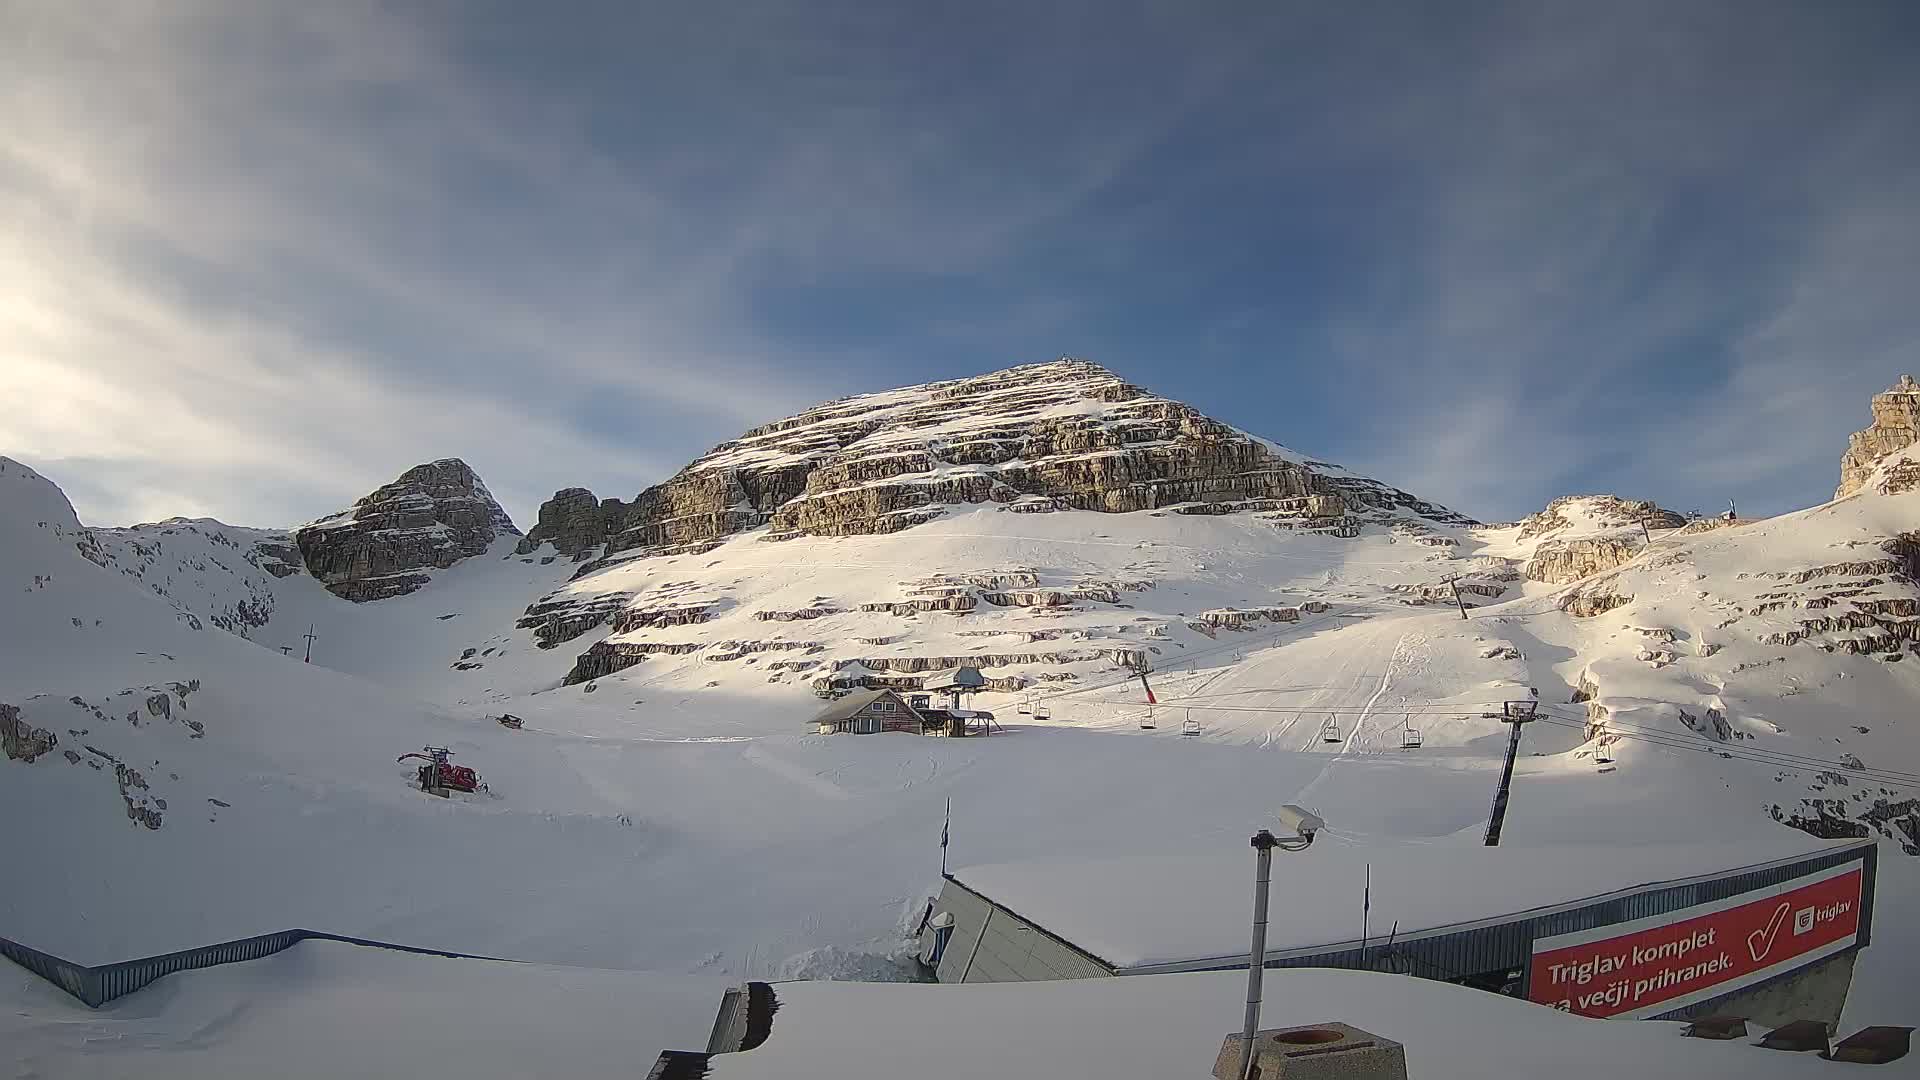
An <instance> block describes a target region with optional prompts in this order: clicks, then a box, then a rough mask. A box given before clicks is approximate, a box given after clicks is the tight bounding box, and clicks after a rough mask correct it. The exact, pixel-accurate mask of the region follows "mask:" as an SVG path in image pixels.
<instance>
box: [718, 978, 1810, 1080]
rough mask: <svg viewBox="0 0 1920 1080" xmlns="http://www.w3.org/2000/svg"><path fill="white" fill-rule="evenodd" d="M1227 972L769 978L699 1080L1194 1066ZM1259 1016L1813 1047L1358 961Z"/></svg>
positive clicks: (1551, 1059) (1734, 1061) (1705, 1053)
mask: <svg viewBox="0 0 1920 1080" xmlns="http://www.w3.org/2000/svg"><path fill="white" fill-rule="evenodd" d="M1245 992H1246V981H1245V979H1244V977H1243V976H1241V975H1240V974H1239V973H1237V972H1200V973H1192V974H1184V975H1167V976H1160V977H1156V978H1151V979H1101V980H1082V981H1076V982H1053V983H1019V984H1000V985H993V986H929V985H914V984H904V983H824V982H823V983H784V984H780V985H777V986H775V987H774V993H775V995H776V996H777V998H778V1000H779V1010H778V1012H777V1013H775V1015H774V1018H773V1028H772V1031H771V1033H770V1034H769V1036H768V1038H767V1040H766V1042H765V1043H764V1044H762V1045H760V1046H758V1047H757V1048H755V1049H753V1050H751V1051H749V1052H747V1053H722V1054H715V1055H713V1057H711V1058H710V1059H708V1060H707V1062H706V1065H707V1068H708V1069H709V1070H710V1072H709V1073H708V1075H710V1076H711V1077H713V1078H714V1080H757V1078H760V1077H780V1078H787V1077H797V1076H835V1077H845V1078H848V1080H868V1078H880V1077H888V1078H891V1077H899V1076H912V1077H915V1078H916V1080H963V1078H964V1080H973V1078H976V1077H983V1076H1004V1077H1021V1076H1087V1077H1094V1076H1098V1077H1155V1078H1160V1080H1204V1078H1206V1077H1208V1076H1209V1075H1210V1071H1209V1070H1210V1069H1211V1068H1212V1066H1213V1062H1214V1056H1215V1054H1216V1053H1217V1052H1218V1051H1219V1049H1220V1044H1221V1041H1222V1040H1223V1038H1224V1037H1225V1036H1226V1034H1227V1033H1228V1032H1229V1031H1236V1030H1237V1029H1238V1028H1239V1024H1240V1017H1241V1008H1242V1003H1243V1001H1244V1000H1245ZM1264 996H1265V1002H1266V1004H1265V1008H1264V1010H1263V1011H1262V1013H1261V1024H1262V1026H1263V1027H1269V1028H1273V1027H1289V1026H1296V1025H1301V1024H1320V1023H1325V1022H1327V1021H1335V1020H1337V1021H1340V1022H1343V1023H1348V1024H1352V1025H1354V1026H1355V1027H1359V1028H1362V1029H1364V1030H1366V1031H1369V1032H1372V1033H1375V1034H1377V1035H1381V1036H1384V1037H1386V1038H1389V1039H1393V1040H1395V1041H1397V1042H1399V1043H1401V1044H1403V1045H1404V1046H1405V1047H1406V1056H1407V1072H1408V1075H1410V1076H1417V1077H1420V1078H1421V1080H1481V1078H1484V1077H1540V1076H1551V1077H1554V1078H1556V1080H1617V1078H1618V1077H1621V1076H1632V1077H1635V1078H1636V1080H1665V1078H1669V1077H1671V1078H1673V1080H1698V1078H1700V1077H1707V1076H1732V1075H1739V1076H1741V1077H1744V1078H1747V1080H1772V1078H1775V1077H1781V1078H1787V1077H1799V1076H1824V1075H1827V1074H1829V1073H1832V1072H1833V1071H1834V1069H1835V1066H1833V1065H1832V1064H1830V1063H1828V1062H1824V1061H1820V1060H1818V1059H1817V1058H1816V1057H1815V1056H1814V1055H1812V1054H1786V1053H1780V1052H1777V1051H1770V1050H1762V1049H1759V1048H1757V1047H1754V1046H1751V1045H1748V1044H1747V1042H1750V1041H1751V1040H1748V1041H1747V1042H1712V1041H1708V1040H1705V1039H1683V1038H1680V1037H1679V1028H1678V1027H1676V1026H1672V1025H1667V1024H1628V1023H1613V1022H1607V1021H1600V1020H1590V1019H1587V1018H1584V1017H1579V1016H1571V1015H1568V1014H1566V1013H1562V1012H1558V1011H1556V1010H1552V1009H1543V1008H1539V1007H1537V1006H1533V1005H1528V1004H1526V1003H1524V1002H1519V1001H1513V1000H1509V999H1504V998H1501V997H1498V996H1496V995H1493V994H1484V993H1480V992H1478V991H1475V990H1470V989H1467V988H1464V987H1458V986H1447V985H1445V984H1442V983H1435V982H1428V981H1426V980H1422V979H1409V978H1405V977H1401V976H1395V975H1386V974H1381V973H1378V972H1364V971H1320V970H1292V971H1275V972H1270V973H1269V974H1268V976H1267V979H1266V989H1265V995H1264Z"/></svg>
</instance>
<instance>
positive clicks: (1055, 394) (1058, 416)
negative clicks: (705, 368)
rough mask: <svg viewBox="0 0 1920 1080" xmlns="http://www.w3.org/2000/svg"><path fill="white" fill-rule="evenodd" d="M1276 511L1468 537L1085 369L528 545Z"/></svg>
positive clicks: (1044, 369)
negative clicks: (977, 517) (1384, 520)
mask: <svg viewBox="0 0 1920 1080" xmlns="http://www.w3.org/2000/svg"><path fill="white" fill-rule="evenodd" d="M983 503H992V504H997V505H1000V506H1003V507H1006V508H1009V509H1016V510H1091V511H1098V512H1102V513H1126V512H1131V511H1137V510H1172V511H1175V512H1180V513H1189V512H1241V511H1265V512H1272V513H1278V514H1280V515H1284V516H1296V517H1298V518H1300V519H1302V520H1308V521H1320V520H1328V521H1340V520H1344V519H1347V518H1350V517H1361V518H1379V517H1382V516H1393V515H1401V516H1404V515H1409V514H1410V515H1414V516H1417V517H1422V518H1426V519H1430V520H1433V521H1441V522H1448V523H1457V524H1467V523H1470V522H1469V521H1468V519H1466V518H1464V517H1462V516H1460V515H1458V514H1455V513H1453V512H1452V511H1450V510H1447V509H1446V508H1444V507H1439V506H1435V505H1434V504H1431V503H1427V502H1424V501H1422V500H1420V499H1417V498H1415V497H1413V496H1411V495H1408V494H1407V493H1406V492H1403V491H1399V490H1396V489H1394V488H1391V487H1388V486H1386V485H1385V484H1382V483H1380V482H1378V481H1376V480H1371V479H1368V478H1366V477H1360V476H1353V475H1350V474H1347V473H1346V472H1345V471H1344V470H1342V469H1340V468H1339V467H1338V466H1332V465H1327V464H1325V463H1321V462H1310V461H1306V460H1304V459H1301V458H1299V457H1297V456H1294V455H1291V454H1289V453H1288V452H1286V451H1284V450H1283V449H1281V448H1278V447H1275V446H1274V445H1273V444H1271V443H1267V442H1264V441H1262V440H1259V439H1256V438H1254V437H1252V436H1250V435H1247V434H1245V433H1244V432H1241V431H1238V430H1236V429H1234V428H1232V427H1229V426H1227V425H1225V424H1222V423H1220V422H1218V421H1215V420H1212V419H1209V418H1208V417H1206V416H1203V415H1201V414H1200V413H1199V412H1198V411H1197V410H1195V409H1193V408H1192V407H1190V406H1187V405H1183V404H1181V403H1180V402H1177V401H1169V400H1167V399H1165V398H1160V397H1156V396H1154V395H1152V394H1150V393H1148V392H1147V391H1146V390H1143V389H1141V388H1140V387H1137V386H1134V385H1132V384H1130V383H1127V382H1125V381H1123V380H1121V379H1120V378H1119V377H1117V376H1115V375H1114V374H1113V373H1112V372H1109V371H1107V370H1106V369H1104V368H1101V367H1099V366H1098V365H1095V364H1090V363H1087V362H1085V361H1080V360H1070V359H1063V360H1059V361H1055V362H1053V363H1046V364H1031V365H1027V366H1024V367H1016V368H1009V369H1007V370H1004V371H997V372H993V373H991V374H988V375H983V376H980V377H978V378H973V379H960V380H954V381H950V382H938V383H928V384H925V385H921V386H913V387H907V388H904V389H900V390H892V391H888V392H885V393H880V394H866V395H862V396H859V397H853V398H846V399H843V400H840V401H833V402H828V403H826V404H824V405H820V406H816V407H815V408H812V409H809V410H807V411H805V412H803V413H800V414H798V415H796V416H792V417H788V418H787V419H784V420H779V421H776V422H774V423H772V424H767V425H765V426H762V427H759V428H755V429H754V430H752V431H749V432H747V433H746V434H745V435H742V436H741V437H740V438H738V439H735V440H733V441H731V442H727V443H722V444H721V445H719V446H717V447H715V448H714V449H713V450H712V451H711V452H709V453H708V454H706V455H705V456H704V457H702V458H700V459H699V460H697V461H695V462H693V463H692V464H690V465H688V466H687V467H686V468H685V469H682V470H681V471H680V472H679V473H678V474H676V475H675V476H673V477H671V478H670V479H668V480H667V481H665V482H664V483H661V484H657V485H655V486H654V487H651V488H648V489H647V490H646V491H643V492H641V493H640V494H639V496H637V497H636V498H635V499H634V500H633V501H632V502H631V503H624V504H623V503H620V502H618V501H617V500H606V501H604V502H598V503H596V502H594V500H593V496H592V494H591V493H590V492H588V491H586V490H585V489H582V488H569V489H566V490H563V491H561V492H559V493H557V494H556V495H555V496H554V498H553V499H551V500H549V501H548V502H547V504H546V505H544V506H542V507H541V510H540V523H539V524H538V525H536V526H535V528H534V530H533V532H531V533H529V534H528V543H529V544H530V545H533V544H538V543H541V542H552V543H553V544H554V545H555V547H556V548H558V549H559V550H561V551H564V552H567V553H569V554H574V555H576V556H579V555H581V553H583V552H585V551H586V550H588V549H589V548H591V547H593V546H594V545H596V544H598V543H601V542H604V543H605V545H606V553H607V554H613V553H615V552H620V551H628V550H634V549H642V550H646V551H648V552H652V551H653V550H654V549H658V548H663V547H667V546H677V545H685V544H690V543H697V542H702V541H712V540H714V539H717V538H719V537H724V536H728V535H732V534H734V533H738V532H742V531H745V530H748V529H753V528H757V527H760V526H763V525H766V526H769V527H770V532H769V533H768V534H767V535H768V537H769V538H774V537H778V538H782V539H785V538H789V537H793V536H801V535H816V536H846V535H856V534H877V533H887V532H894V531H898V530H900V529H903V528H911V527H912V526H914V525H918V524H920V523H922V522H925V521H929V520H932V519H933V518H935V517H938V516H940V514H942V513H943V512H944V508H945V507H947V506H950V505H959V504H983Z"/></svg>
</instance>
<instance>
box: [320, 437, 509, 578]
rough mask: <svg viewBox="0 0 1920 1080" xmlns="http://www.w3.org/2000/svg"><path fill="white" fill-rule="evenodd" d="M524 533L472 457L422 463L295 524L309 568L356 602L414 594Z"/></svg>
mask: <svg viewBox="0 0 1920 1080" xmlns="http://www.w3.org/2000/svg"><path fill="white" fill-rule="evenodd" d="M502 534H505V535H519V530H518V529H516V528H514V526H513V521H512V519H511V518H509V517H507V513H506V511H505V510H502V509H501V508H500V504H499V503H497V502H495V501H494V499H493V496H492V494H491V493H489V492H488V491H487V488H486V485H485V484H483V483H481V482H480V478H479V477H478V476H476V475H475V474H474V471H473V470H472V469H471V468H468V467H467V463H466V462H464V461H461V460H459V459H458V458H445V459H443V460H440V461H435V462H430V463H428V464H426V465H416V466H415V467H413V468H411V469H408V470H407V471H406V472H404V473H402V474H401V475H400V478H399V479H398V480H395V481H394V482H393V483H391V484H388V485H386V486H385V487H382V488H380V489H378V490H376V491H374V492H373V493H371V494H369V495H368V496H366V497H365V498H363V499H361V500H360V501H359V502H357V503H354V504H353V507H352V508H351V509H348V510H345V511H342V512H341V513H338V514H334V515H333V516H331V517H325V518H321V519H320V520H318V521H315V522H313V523H312V524H309V525H303V526H301V527H300V528H298V529H296V530H294V533H293V540H294V543H295V545H297V546H298V547H299V549H300V557H301V559H302V560H303V561H304V562H305V563H306V567H307V572H308V573H310V574H312V575H313V576H314V577H316V578H319V579H320V582H321V583H322V584H323V585H325V586H326V587H327V589H328V590H329V591H331V592H332V593H333V594H334V595H335V596H339V597H342V598H344V599H347V600H352V601H355V602H364V601H369V600H381V599H385V598H387V597H390V596H401V595H404V594H406V593H410V592H413V591H414V590H415V589H418V588H419V587H420V586H422V585H425V584H426V583H427V582H428V581H430V580H432V578H431V577H430V576H429V575H428V574H427V573H425V571H428V570H444V569H446V568H447V567H449V566H452V565H453V564H455V563H457V562H459V561H460V560H461V559H466V558H471V557H472V556H475V555H479V554H482V553H484V552H485V551H486V550H487V548H488V547H490V546H491V545H492V544H493V541H494V540H495V539H496V538H497V537H499V536H501V535H502Z"/></svg>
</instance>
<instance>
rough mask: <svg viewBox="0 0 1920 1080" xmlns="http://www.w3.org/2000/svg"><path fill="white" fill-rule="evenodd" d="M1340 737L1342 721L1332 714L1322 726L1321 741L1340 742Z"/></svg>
mask: <svg viewBox="0 0 1920 1080" xmlns="http://www.w3.org/2000/svg"><path fill="white" fill-rule="evenodd" d="M1340 739H1341V735H1340V722H1339V721H1337V720H1335V719H1334V718H1333V717H1331V716H1329V717H1327V722H1326V723H1325V724H1324V725H1322V726H1321V728H1320V741H1321V742H1339V741H1340Z"/></svg>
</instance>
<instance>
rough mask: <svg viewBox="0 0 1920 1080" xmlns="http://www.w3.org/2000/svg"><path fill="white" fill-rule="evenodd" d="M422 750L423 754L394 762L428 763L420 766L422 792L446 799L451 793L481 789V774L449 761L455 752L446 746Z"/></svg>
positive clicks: (403, 757) (400, 758) (425, 747)
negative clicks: (414, 761)
mask: <svg viewBox="0 0 1920 1080" xmlns="http://www.w3.org/2000/svg"><path fill="white" fill-rule="evenodd" d="M420 749H421V750H422V751H423V752H422V753H417V754H401V755H400V756H399V757H397V758H394V759H393V760H394V761H395V762H396V763H397V762H401V761H405V760H407V759H408V758H418V759H420V760H421V761H424V762H426V764H424V765H422V766H420V773H419V778H420V790H421V791H424V792H426V793H428V794H429V795H438V796H440V797H441V798H446V796H447V793H448V792H449V791H468V792H471V791H475V790H477V789H478V788H479V787H480V774H479V773H476V772H474V771H473V770H472V769H469V768H467V767H466V766H465V765H455V764H453V763H452V762H450V761H448V760H447V759H448V758H450V757H452V756H453V751H451V750H449V749H447V748H446V747H444V746H423V747H421V748H420Z"/></svg>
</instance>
